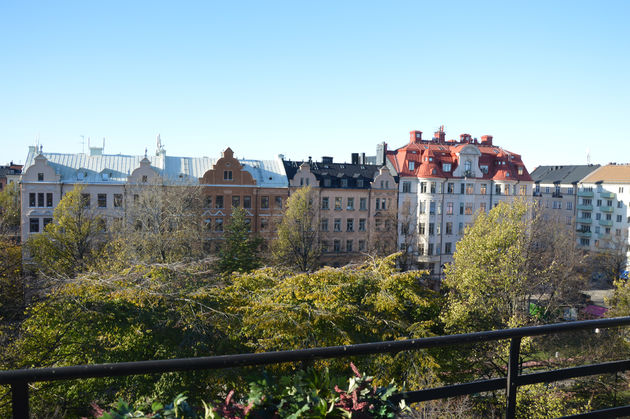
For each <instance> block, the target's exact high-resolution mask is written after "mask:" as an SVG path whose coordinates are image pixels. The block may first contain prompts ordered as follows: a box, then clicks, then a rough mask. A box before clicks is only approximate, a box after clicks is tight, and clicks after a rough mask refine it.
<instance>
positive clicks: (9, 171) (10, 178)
mask: <svg viewBox="0 0 630 419" xmlns="http://www.w3.org/2000/svg"><path fill="white" fill-rule="evenodd" d="M21 176H22V165H21V164H14V163H13V162H11V163H9V164H8V165H6V166H0V191H1V190H3V189H4V188H5V187H6V186H7V185H10V184H12V183H15V184H17V183H19V181H20V177H21Z"/></svg>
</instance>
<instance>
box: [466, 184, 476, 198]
mask: <svg viewBox="0 0 630 419" xmlns="http://www.w3.org/2000/svg"><path fill="white" fill-rule="evenodd" d="M474 193H475V185H473V184H472V183H467V184H466V195H472V194H474Z"/></svg>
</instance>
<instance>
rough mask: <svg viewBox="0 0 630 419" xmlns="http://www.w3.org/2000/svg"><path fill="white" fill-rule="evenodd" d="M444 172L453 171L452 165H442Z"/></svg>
mask: <svg viewBox="0 0 630 419" xmlns="http://www.w3.org/2000/svg"><path fill="white" fill-rule="evenodd" d="M442 170H443V171H444V172H450V171H451V164H450V163H442Z"/></svg>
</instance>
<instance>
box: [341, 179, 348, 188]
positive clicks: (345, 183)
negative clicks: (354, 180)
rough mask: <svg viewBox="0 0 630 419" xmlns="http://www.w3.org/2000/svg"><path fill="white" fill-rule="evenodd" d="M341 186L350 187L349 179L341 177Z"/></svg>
mask: <svg viewBox="0 0 630 419" xmlns="http://www.w3.org/2000/svg"><path fill="white" fill-rule="evenodd" d="M341 187H342V188H347V187H348V179H345V178H344V179H341Z"/></svg>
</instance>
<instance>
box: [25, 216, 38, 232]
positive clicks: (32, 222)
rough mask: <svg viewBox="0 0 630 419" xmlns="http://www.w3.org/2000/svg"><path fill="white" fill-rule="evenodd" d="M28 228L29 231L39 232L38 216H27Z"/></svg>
mask: <svg viewBox="0 0 630 419" xmlns="http://www.w3.org/2000/svg"><path fill="white" fill-rule="evenodd" d="M28 221H29V223H28V226H29V229H28V231H29V232H30V233H39V218H29V220H28Z"/></svg>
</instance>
